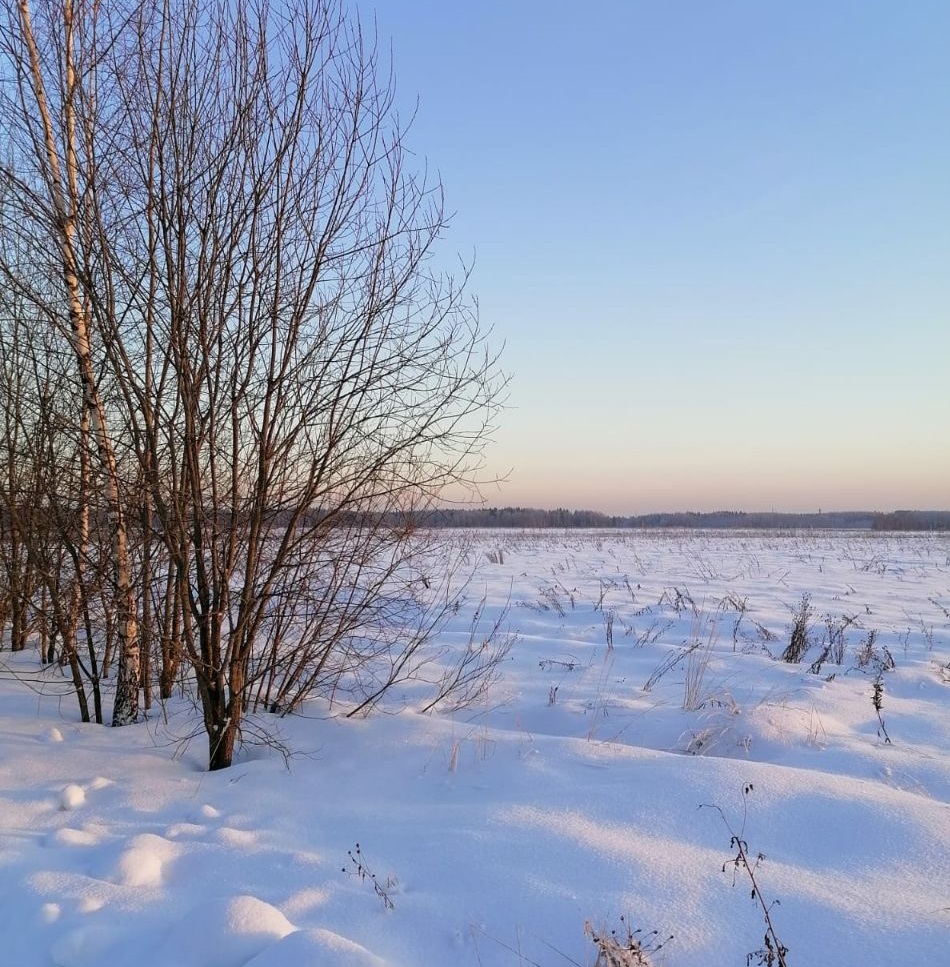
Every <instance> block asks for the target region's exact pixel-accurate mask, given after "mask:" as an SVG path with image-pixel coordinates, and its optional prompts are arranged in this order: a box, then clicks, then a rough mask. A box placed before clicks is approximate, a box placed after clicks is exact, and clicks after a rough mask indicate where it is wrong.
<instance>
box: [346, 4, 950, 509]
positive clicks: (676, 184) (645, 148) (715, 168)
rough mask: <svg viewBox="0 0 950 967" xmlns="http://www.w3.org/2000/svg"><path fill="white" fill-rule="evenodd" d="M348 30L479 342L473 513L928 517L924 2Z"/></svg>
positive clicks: (944, 108) (929, 230) (493, 18)
mask: <svg viewBox="0 0 950 967" xmlns="http://www.w3.org/2000/svg"><path fill="white" fill-rule="evenodd" d="M359 9H360V11H361V15H362V16H364V17H366V16H369V17H372V16H373V15H374V14H375V17H376V21H377V26H378V30H379V33H380V36H381V38H382V39H383V41H384V42H388V41H389V40H390V39H391V42H392V48H393V54H394V60H395V72H396V79H397V85H398V89H399V98H400V102H401V103H403V104H405V105H407V106H410V107H411V105H412V104H413V103H414V101H415V98H416V97H417V96H418V99H419V111H418V116H417V118H416V121H415V123H414V125H413V127H412V130H411V132H410V135H409V144H410V146H411V147H412V149H413V150H414V151H415V153H416V154H417V156H418V159H419V161H420V164H421V163H423V162H425V163H428V165H429V166H430V168H432V169H435V170H437V171H438V172H439V173H440V175H441V177H442V180H443V182H444V185H445V190H446V195H447V200H448V206H449V208H450V209H451V210H452V211H454V212H456V214H455V216H454V218H453V221H452V228H451V231H450V233H449V235H448V236H447V239H446V242H447V245H446V249H445V252H446V253H447V257H451V258H454V257H455V256H456V254H458V255H461V257H462V258H463V259H465V260H466V261H471V260H472V258H473V257H474V261H475V268H474V273H473V277H472V286H471V288H472V292H473V293H474V294H476V295H477V296H478V299H479V304H480V310H481V317H482V321H483V323H484V324H486V325H490V326H492V327H494V331H495V336H496V338H497V340H498V341H499V342H501V341H504V343H505V344H506V348H505V353H504V365H505V368H506V369H507V370H508V372H509V373H510V374H511V377H512V383H511V390H510V407H509V409H508V410H507V411H506V412H505V413H504V414H503V415H502V419H501V425H500V428H499V430H498V432H497V434H496V436H495V441H494V444H493V445H492V446H491V448H490V450H489V461H490V470H491V471H493V472H497V473H506V472H509V471H510V472H509V474H508V475H509V480H508V482H507V483H505V484H503V485H502V486H501V487H500V488H497V489H496V488H493V487H492V488H488V489H487V490H486V492H485V496H486V499H487V500H488V501H489V502H490V503H492V504H521V505H530V506H538V507H554V506H568V507H590V508H595V509H599V510H604V511H610V512H620V513H640V512H648V511H654V510H686V509H691V510H711V509H719V508H728V509H745V510H768V509H770V508H775V509H776V510H779V509H781V510H789V511H812V510H817V509H818V508H823V509H829V510H830V509H844V508H848V509H880V510H888V509H895V508H950V427H948V423H950V57H948V38H950V3H947V2H946V0H933V2H926V0H908V2H906V3H900V2H894V0H851V2H846V0H835V2H828V0H817V2H813V0H786V2H766V0H733V2H727V0H652V2H646V0H629V2H621V0H590V2H588V3H586V4H579V3H577V2H571V3H567V2H561V0H544V2H541V0H504V2H503V0H467V2H461V0H459V2H455V0H376V2H375V3H373V2H372V0H361V2H360V3H359Z"/></svg>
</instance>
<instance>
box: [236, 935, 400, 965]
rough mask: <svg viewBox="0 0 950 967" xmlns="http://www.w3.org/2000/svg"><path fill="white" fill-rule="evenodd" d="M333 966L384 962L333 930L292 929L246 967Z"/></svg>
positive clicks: (384, 963)
mask: <svg viewBox="0 0 950 967" xmlns="http://www.w3.org/2000/svg"><path fill="white" fill-rule="evenodd" d="M288 964H333V967H386V961H385V960H381V959H380V958H379V957H377V956H376V955H375V954H373V953H371V952H370V951H368V950H367V949H366V948H365V947H363V946H362V945H361V944H358V943H356V942H355V941H353V940H348V939H347V938H346V937H341V936H340V934H338V933H334V932H333V931H332V930H295V931H294V932H293V933H290V934H287V936H286V937H284V938H283V939H282V940H280V941H278V942H277V943H275V944H273V945H272V946H270V947H268V948H267V949H266V950H264V951H263V952H262V953H260V954H258V956H256V957H255V958H254V959H253V960H250V961H248V963H247V967H287V965H288Z"/></svg>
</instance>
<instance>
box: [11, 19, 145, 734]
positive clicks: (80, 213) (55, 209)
mask: <svg viewBox="0 0 950 967" xmlns="http://www.w3.org/2000/svg"><path fill="white" fill-rule="evenodd" d="M97 8H98V4H86V3H83V2H82V0H64V2H63V3H62V4H61V5H54V4H49V5H48V6H46V7H45V8H44V10H43V13H44V15H45V16H44V19H43V23H42V24H41V27H40V31H39V33H38V32H37V31H36V30H34V25H33V18H32V12H31V9H30V3H29V0H17V4H16V10H15V11H14V10H11V9H10V8H9V5H8V8H7V24H6V30H5V32H4V35H3V53H4V54H5V55H6V56H5V59H6V61H7V66H8V67H9V69H10V75H11V79H12V80H13V89H12V92H7V93H6V96H5V103H4V108H5V109H6V110H5V112H4V114H5V118H4V120H5V122H6V123H5V134H6V135H7V137H8V144H9V146H10V149H11V154H12V158H11V160H10V162H8V164H7V165H5V170H4V172H3V174H4V181H5V182H6V185H5V187H7V188H8V191H7V192H6V194H7V198H8V203H9V201H10V200H11V199H12V198H13V197H14V193H13V192H12V191H10V190H9V189H10V188H12V189H16V190H18V195H19V198H20V201H21V210H20V212H19V217H20V231H26V232H31V233H35V238H37V239H41V240H44V241H45V242H46V243H47V246H48V248H47V254H48V257H49V259H50V262H51V264H55V266H56V268H57V269H58V270H59V274H60V276H61V278H62V288H61V292H62V308H61V309H60V311H59V312H58V313H57V312H56V309H55V307H53V306H51V305H49V303H48V302H45V301H44V306H45V308H46V309H47V311H48V312H49V313H50V316H51V319H52V320H53V321H54V324H56V325H58V326H60V327H61V328H62V330H63V333H64V335H65V336H66V338H67V340H68V343H69V346H70V348H71V350H72V354H73V359H74V364H75V367H76V372H77V374H78V376H79V380H80V384H81V386H82V408H83V417H82V420H83V422H84V421H85V420H87V419H88V420H89V422H90V424H91V426H92V432H93V437H94V439H95V442H96V446H97V449H98V464H99V470H100V474H101V478H102V480H103V483H104V485H105V490H106V493H107V494H108V509H109V516H110V523H111V529H112V536H113V547H112V555H113V560H112V563H113V567H114V573H115V608H116V613H117V626H118V636H119V642H120V647H119V674H118V681H117V686H116V698H115V706H114V710H113V716H112V724H113V725H126V724H129V723H131V722H134V721H135V720H136V717H137V715H138V699H139V687H138V686H139V654H138V638H137V624H136V608H135V599H134V594H133V588H132V583H131V567H130V563H129V552H128V534H127V529H126V520H125V513H124V509H123V503H122V498H121V494H120V487H119V479H118V469H117V463H116V455H115V448H114V445H113V441H112V435H111V432H110V429H109V422H108V414H107V412H106V407H105V403H104V401H103V398H102V392H101V389H100V381H99V378H98V375H97V372H96V366H95V357H94V346H93V342H94V335H95V333H94V329H93V320H92V318H91V313H90V308H91V303H90V298H89V291H88V285H86V284H84V279H83V270H84V267H85V263H86V252H85V251H84V248H85V246H84V241H85V239H84V236H86V235H88V234H89V232H90V229H91V225H90V224H89V223H90V220H93V219H94V218H95V204H94V199H95V192H96V181H95V176H96V171H95V161H94V159H95V145H94V138H95V132H96V130H97V106H96V90H95V85H96V82H97V79H98V78H97V72H96V66H97V64H96V61H97V58H98V55H99V47H100V45H101V44H102V42H103V41H102V39H100V38H98V37H97V35H96V27H97V23H98V17H97ZM90 202H92V203H91V204H90ZM13 281H14V282H20V281H21V279H20V278H15V279H14V280H13ZM27 291H29V292H30V293H31V294H35V293H36V291H37V290H35V289H27ZM57 317H58V318H57ZM62 317H65V325H64V324H63V321H62Z"/></svg>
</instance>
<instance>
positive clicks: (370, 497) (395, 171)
mask: <svg viewBox="0 0 950 967" xmlns="http://www.w3.org/2000/svg"><path fill="white" fill-rule="evenodd" d="M0 16H2V23H0V73H2V84H0V128H2V141H3V145H4V150H3V156H2V158H0V400H2V402H3V413H2V423H0V576H2V582H0V583H2V594H0V622H2V625H3V627H4V628H6V627H7V626H9V627H10V633H11V639H10V640H11V646H12V647H13V648H15V649H16V648H23V647H25V645H26V640H27V636H28V635H29V634H31V633H33V632H36V633H37V634H38V636H39V641H40V652H41V656H42V658H43V660H44V661H48V662H53V661H56V662H59V663H61V664H62V666H63V667H64V668H65V669H67V670H68V673H69V675H70V676H71V678H72V681H73V684H74V686H75V690H76V694H77V696H78V699H79V702H80V708H81V712H82V715H83V717H84V718H87V719H95V720H96V721H102V720H103V714H104V713H103V709H102V696H101V689H100V684H101V683H102V681H103V679H104V678H105V676H107V675H109V674H110V673H111V672H110V669H112V668H114V670H115V699H114V708H113V712H112V723H113V724H114V725H124V724H128V723H131V722H134V721H136V720H137V718H138V717H139V714H140V704H139V703H140V701H143V702H144V703H145V705H146V706H147V705H148V704H149V703H151V701H152V700H153V689H156V690H157V691H158V693H159V695H160V696H162V697H167V696H169V695H170V694H171V691H172V688H173V687H174V684H175V682H176V681H184V682H186V683H187V685H188V687H194V688H195V689H196V691H197V694H198V696H199V698H200V705H201V709H202V713H203V718H204V725H205V728H206V731H207V734H208V740H209V763H210V766H211V768H221V767H224V766H227V765H229V764H230V762H231V759H232V755H233V751H234V747H235V741H236V740H237V739H238V737H239V735H240V730H241V722H242V719H243V717H244V715H245V714H246V713H247V711H248V710H249V709H254V708H259V709H265V710H269V711H285V710H288V709H292V708H294V707H296V706H297V705H299V703H300V702H301V701H302V700H303V699H304V698H305V697H306V696H307V695H310V694H312V693H313V692H314V691H315V690H316V691H320V692H324V693H328V694H329V693H332V694H337V695H339V694H346V695H347V696H348V698H349V699H350V704H349V706H348V708H349V709H350V710H351V711H353V710H356V709H365V708H368V707H370V706H371V705H372V704H373V703H374V702H375V701H377V700H378V698H379V697H380V696H381V695H382V694H383V693H384V692H385V691H386V689H387V688H389V687H390V686H391V685H392V684H393V683H395V682H397V681H401V680H403V679H404V678H406V677H407V676H412V675H415V674H418V668H419V660H420V656H421V649H422V646H423V645H424V644H425V642H426V641H428V639H429V636H430V635H431V633H432V630H433V629H434V628H435V627H436V626H437V622H438V615H439V614H440V613H441V611H440V609H444V608H446V607H449V606H450V605H451V602H450V600H449V597H448V595H447V594H443V595H442V597H441V598H440V597H439V596H438V595H437V591H438V588H437V587H433V578H432V577H430V574H431V573H432V570H431V569H432V559H431V557H430V556H429V555H428V553H427V551H426V549H425V548H424V547H423V546H422V543H421V541H420V540H419V539H417V537H415V536H414V534H413V530H414V527H415V523H416V520H417V513H418V511H419V510H420V508H424V507H427V506H430V505H431V504H432V502H433V501H434V500H436V499H437V498H438V496H439V494H440V493H441V492H442V491H443V489H444V488H445V487H446V486H448V485H453V486H456V487H457V486H458V485H459V484H460V483H469V482H471V480H472V478H473V475H475V474H476V473H477V471H478V468H479V466H480V448H481V446H482V443H483V441H484V439H485V435H486V432H487V431H488V429H489V427H490V423H491V420H492V419H493V415H494V413H495V411H496V408H497V403H498V399H499V393H500V392H501V390H502V380H501V379H500V377H499V374H498V369H497V363H496V359H495V357H494V355H493V354H492V352H491V351H489V349H488V348H487V347H486V344H485V333H484V332H483V331H482V330H481V329H480V326H479V321H478V318H477V315H476V312H475V309H474V306H473V304H472V303H471V301H470V300H468V299H467V297H466V296H465V293H464V284H463V285H458V284H455V283H454V282H453V281H452V280H451V279H449V278H445V277H443V276H442V275H441V274H439V273H438V272H436V271H435V270H434V268H433V258H432V255H433V246H434V244H435V243H436V241H437V240H438V239H439V237H440V236H441V234H442V232H443V229H444V228H445V215H444V211H443V207H442V196H441V190H440V186H439V185H438V184H433V183H430V182H429V181H427V179H426V177H425V175H424V174H423V175H420V174H418V173H416V172H415V171H413V170H410V169H409V167H408V165H407V152H406V149H405V146H404V143H403V130H402V128H401V127H400V124H399V121H398V118H397V116H396V111H395V108H394V89H393V83H392V77H391V73H390V72H389V71H388V69H387V67H386V65H385V64H381V63H380V61H379V57H378V54H377V50H376V47H375V44H374V42H373V41H372V39H367V38H366V37H365V36H364V34H363V32H362V31H361V29H360V27H359V25H358V23H354V22H352V21H350V20H348V19H347V17H346V16H345V14H344V12H343V11H342V10H341V8H340V6H339V5H338V4H337V3H336V2H334V0H299V2H295V3H293V4H290V3H286V4H285V3H267V2H266V0H260V2H257V0H249V2H247V3H239V4H235V3H230V2H228V0H115V2H110V3H107V4H100V3H91V2H85V0H2V15H0ZM441 573H444V571H443V572H441ZM435 583H436V584H438V582H435ZM423 590H424V591H425V592H426V593H425V594H422V593H421V591H423ZM433 609H434V610H433ZM476 651H477V650H476ZM473 656H474V657H473ZM463 661H466V662H468V663H469V664H468V665H466V666H465V667H463V668H456V669H455V671H454V673H451V670H450V673H448V674H446V675H444V676H443V677H441V678H438V679H437V680H436V681H435V687H436V693H437V697H438V696H440V695H444V694H445V693H446V692H448V691H451V690H452V688H453V687H458V686H460V684H461V685H463V686H464V684H465V683H466V682H469V683H470V682H471V681H472V680H473V669H474V668H477V667H480V663H483V662H488V663H490V661H491V656H490V655H479V654H476V653H475V652H472V651H470V652H469V653H468V655H467V656H465V657H464V658H463ZM453 675H454V677H453Z"/></svg>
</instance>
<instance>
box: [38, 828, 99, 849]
mask: <svg viewBox="0 0 950 967" xmlns="http://www.w3.org/2000/svg"><path fill="white" fill-rule="evenodd" d="M98 842H99V837H98V836H97V835H96V834H95V833H90V832H89V831H88V830H85V829H71V828H70V827H69V826H64V827H63V828H62V829H57V830H56V832H54V833H53V835H52V836H51V837H50V839H49V845H51V846H95V845H96V844H97V843H98Z"/></svg>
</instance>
